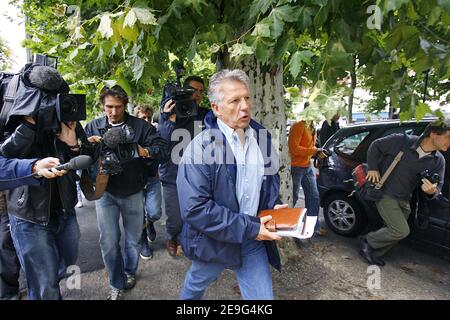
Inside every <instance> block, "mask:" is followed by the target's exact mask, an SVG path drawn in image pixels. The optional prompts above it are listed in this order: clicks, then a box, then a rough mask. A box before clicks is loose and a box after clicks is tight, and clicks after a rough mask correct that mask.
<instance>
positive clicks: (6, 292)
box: [0, 156, 66, 300]
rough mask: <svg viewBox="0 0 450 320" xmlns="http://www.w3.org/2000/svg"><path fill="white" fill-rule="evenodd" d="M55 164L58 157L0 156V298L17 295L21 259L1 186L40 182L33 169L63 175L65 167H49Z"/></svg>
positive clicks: (52, 174)
mask: <svg viewBox="0 0 450 320" xmlns="http://www.w3.org/2000/svg"><path fill="white" fill-rule="evenodd" d="M57 165H59V159H58V158H51V157H49V158H44V159H41V160H38V159H15V158H14V159H8V158H4V157H2V156H0V300H8V299H13V300H14V299H18V298H19V275H20V274H19V271H20V263H19V260H18V258H17V254H16V249H15V248H14V244H13V241H12V239H11V232H10V230H9V218H8V212H7V210H6V198H5V195H4V193H3V192H1V190H8V189H14V188H17V187H20V186H23V185H39V184H40V183H41V179H37V178H35V177H33V173H38V175H39V176H41V177H44V178H47V179H51V178H56V177H58V176H62V175H64V174H65V173H66V171H59V170H56V169H52V168H54V167H55V166H57Z"/></svg>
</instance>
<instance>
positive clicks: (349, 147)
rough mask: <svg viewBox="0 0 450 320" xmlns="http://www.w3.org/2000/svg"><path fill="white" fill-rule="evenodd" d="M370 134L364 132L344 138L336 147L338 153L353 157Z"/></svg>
mask: <svg viewBox="0 0 450 320" xmlns="http://www.w3.org/2000/svg"><path fill="white" fill-rule="evenodd" d="M369 133H370V132H369V131H363V132H358V133H355V134H352V135H351V136H348V137H346V138H344V139H343V140H342V141H341V142H339V143H338V144H337V145H336V147H335V150H336V152H338V153H343V154H346V155H349V156H351V155H352V154H353V153H354V152H355V150H356V148H357V147H358V146H359V145H360V143H361V142H362V141H363V140H364V138H365V137H367V135H368V134H369Z"/></svg>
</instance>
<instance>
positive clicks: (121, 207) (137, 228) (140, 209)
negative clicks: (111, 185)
mask: <svg viewBox="0 0 450 320" xmlns="http://www.w3.org/2000/svg"><path fill="white" fill-rule="evenodd" d="M95 209H96V211H97V222H98V229H99V231H100V248H101V250H102V256H103V262H104V263H105V267H106V270H107V272H108V275H109V284H110V285H111V286H112V287H114V288H116V289H124V288H125V283H126V280H127V277H126V274H136V270H137V268H138V262H139V251H140V245H139V241H140V239H141V234H142V221H143V219H144V194H143V193H142V192H141V191H140V192H138V193H135V194H132V195H131V196H128V197H126V198H119V197H115V196H113V195H112V194H110V193H108V192H105V193H104V194H103V196H102V197H101V198H100V199H99V200H97V201H95ZM121 215H122V221H123V229H124V232H125V250H124V257H123V256H122V252H121V248H120V237H121V232H120V226H119V218H120V216H121Z"/></svg>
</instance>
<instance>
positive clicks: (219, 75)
mask: <svg viewBox="0 0 450 320" xmlns="http://www.w3.org/2000/svg"><path fill="white" fill-rule="evenodd" d="M225 81H239V82H242V83H243V84H245V86H246V87H247V89H250V85H249V79H248V76H247V74H246V73H245V72H244V71H242V70H240V69H234V70H228V69H224V70H221V71H219V72H216V73H215V74H213V76H212V77H211V79H210V80H209V86H208V98H209V101H210V102H211V104H212V103H215V104H217V105H219V104H220V103H221V102H222V99H223V92H221V90H220V88H221V86H222V84H223V83H224V82H225Z"/></svg>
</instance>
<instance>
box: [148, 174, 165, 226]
mask: <svg viewBox="0 0 450 320" xmlns="http://www.w3.org/2000/svg"><path fill="white" fill-rule="evenodd" d="M145 212H146V213H147V220H148V221H151V222H155V221H158V220H159V219H161V216H162V210H161V182H160V181H159V179H158V178H156V177H151V178H149V179H148V181H147V185H146V186H145Z"/></svg>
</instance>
